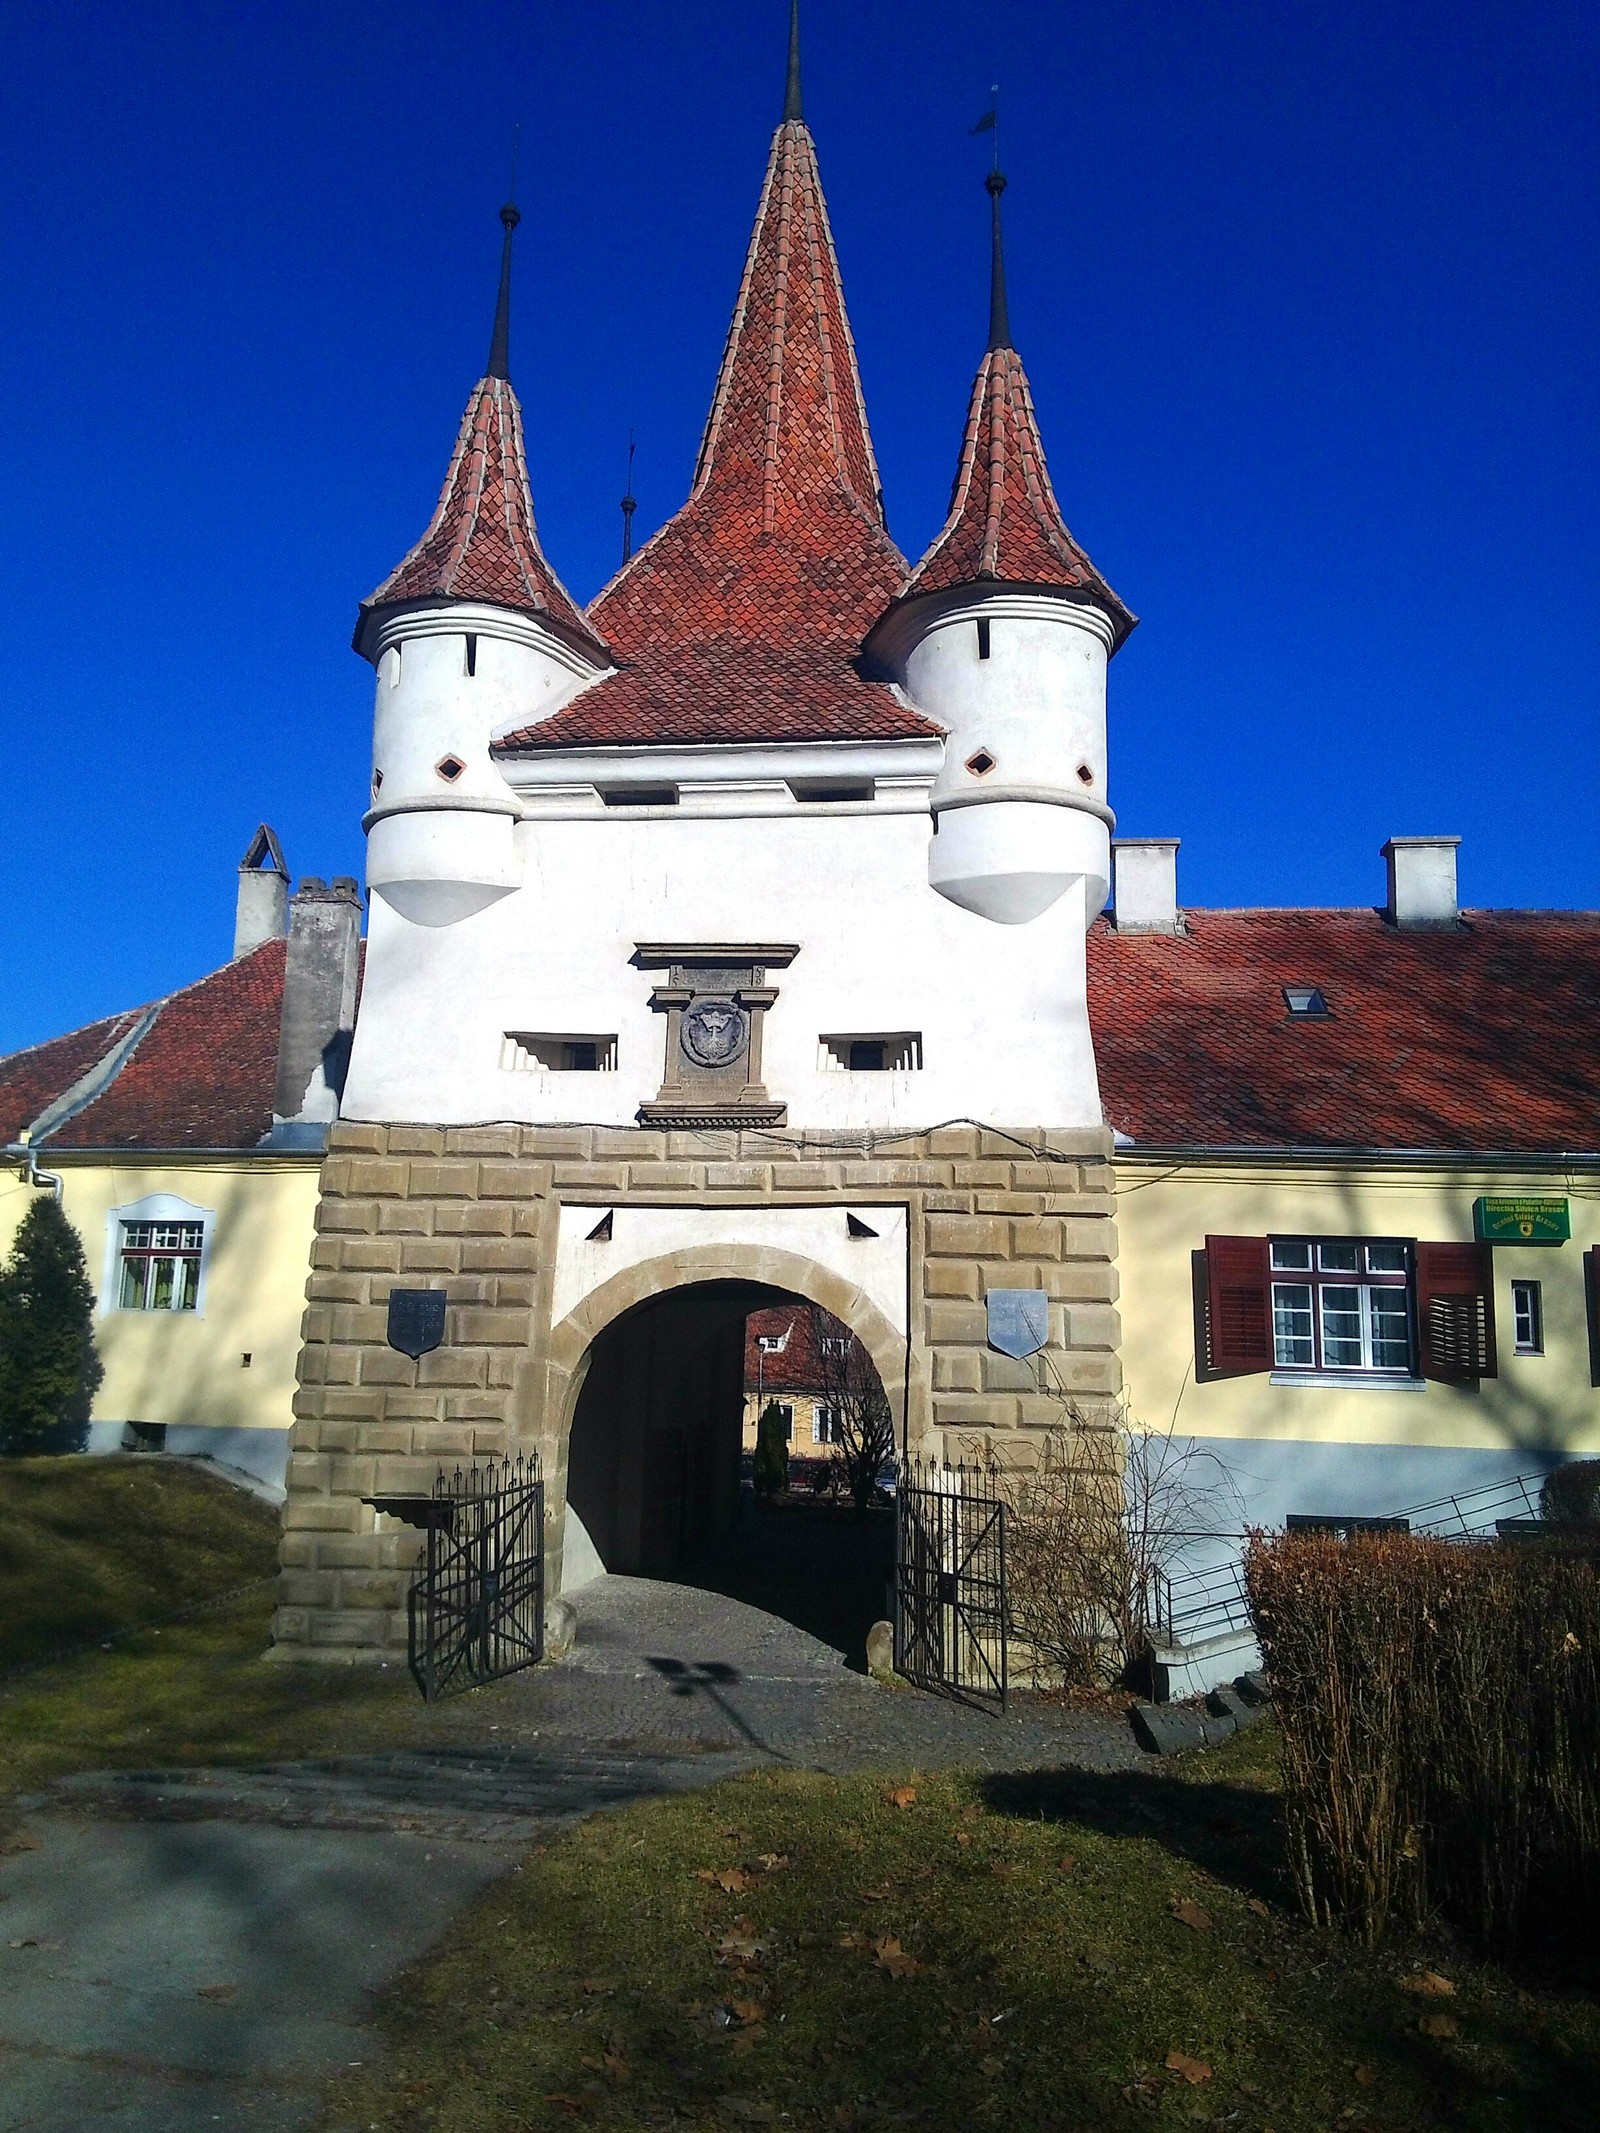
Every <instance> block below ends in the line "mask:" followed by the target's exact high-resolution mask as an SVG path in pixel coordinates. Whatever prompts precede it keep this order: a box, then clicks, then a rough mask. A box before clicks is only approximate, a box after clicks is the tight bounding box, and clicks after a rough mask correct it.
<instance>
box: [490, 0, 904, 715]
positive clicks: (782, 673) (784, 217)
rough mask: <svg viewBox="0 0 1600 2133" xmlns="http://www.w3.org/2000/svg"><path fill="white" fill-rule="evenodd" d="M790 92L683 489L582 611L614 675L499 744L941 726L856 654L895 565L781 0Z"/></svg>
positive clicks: (899, 569)
mask: <svg viewBox="0 0 1600 2133" xmlns="http://www.w3.org/2000/svg"><path fill="white" fill-rule="evenodd" d="M783 108H784V115H783V118H782V120H781V121H780V123H779V125H778V128H777V131H776V132H775V133H774V135H773V139H772V149H771V153H770V155H769V156H768V159H767V171H766V178H765V181H764V183H763V185H762V189H761V204H760V206H759V208H758V209H757V211H756V225H755V230H754V233H753V234H752V236H751V240H750V248H749V251H748V253H747V254H746V257H745V264H744V274H743V277H742V279H741V281H740V284H739V295H738V300H737V302H736V303H735V305H734V309H733V320H732V323H731V325H730V326H729V329H728V339H727V343H726V346H725V348H724V350H723V356H722V366H721V369H720V371H719V373H718V377H717V387H716V392H715V395H714V396H713V399H712V403H711V413H710V416H709V418H708V420H707V423H706V429H705V435H704V438H703V439H702V441H701V445H700V457H699V460H698V462H697V464H696V467H695V475H694V486H693V488H692V489H691V491H690V494H689V500H688V502H687V503H686V504H685V505H684V506H683V508H682V509H681V510H680V511H679V512H678V513H677V514H676V515H675V516H674V517H673V518H671V519H669V520H668V522H667V523H666V525H665V526H663V527H662V528H661V530H660V531H659V532H658V533H656V534H654V535H653V536H652V537H651V538H650V539H649V540H648V541H646V542H645V543H644V544H643V546H642V547H640V548H639V549H638V550H637V551H636V552H635V553H634V555H633V556H632V558H631V559H630V560H629V561H628V562H627V563H625V564H624V566H623V568H622V569H621V571H619V573H618V574H617V576H616V577H615V578H613V579H612V581H611V583H610V584H609V585H608V586H607V587H606V588H605V590H604V591H603V592H602V593H601V594H600V596H599V598H598V599H597V600H596V601H595V602H594V604H593V606H592V608H591V609H590V618H591V621H592V623H593V625H594V627H595V628H596V629H597V630H599V631H600V632H602V633H603V635H604V637H605V640H606V642H607V644H609V645H610V646H611V648H612V651H613V653H614V655H615V657H616V661H617V664H618V666H619V668H620V669H621V671H620V672H619V673H617V674H615V675H613V676H611V677H610V678H608V679H607V680H605V681H602V682H600V683H598V684H597V685H596V686H595V687H594V688H593V689H588V690H585V692H584V693H583V695H581V696H580V697H578V698H577V699H576V700H575V701H574V702H573V703H572V704H570V705H569V706H568V707H567V708H566V709H565V710H563V711H558V712H557V713H556V715H555V716H554V717H553V718H550V719H546V720H543V721H541V722H540V723H539V724H538V725H536V726H531V727H529V728H528V729H527V730H526V731H525V732H518V733H514V734H510V735H508V736H507V737H506V738H505V740H504V741H503V742H501V743H500V744H499V746H500V747H501V749H502V750H503V751H505V752H508V753H509V752H515V751H516V750H519V749H523V748H527V749H534V748H541V749H542V748H562V747H587V746H591V745H595V746H598V745H602V744H611V743H616V744H622V745H628V744H633V745H637V744H641V743H644V742H654V741H676V742H683V743H713V742H725V741H745V740H771V741H788V740H794V741H813V740H830V739H832V740H871V739H878V738H881V739H910V738H913V737H926V736H927V735H929V734H930V733H932V732H935V731H937V730H938V729H936V728H934V727H932V726H930V724H929V722H928V721H927V720H926V719H925V718H923V717H921V716H920V714H918V713H917V712H915V711H913V710H911V709H909V708H908V707H907V706H906V705H905V704H904V703H902V702H900V701H899V700H898V699H897V698H896V697H895V695H894V694H893V692H892V691H891V690H890V689H889V688H888V687H887V686H886V685H885V684H884V683H882V682H876V681H867V680H863V678H862V675H861V671H860V666H859V659H860V652H861V641H862V639H863V637H864V636H865V635H866V632H867V630H868V629H869V628H870V627H871V625H872V623H873V622H874V620H875V619H876V618H877V616H878V615H879V614H881V613H882V611H883V609H884V607H885V606H886V605H887V604H888V602H889V601H890V600H891V599H893V597H894V594H895V591H896V588H897V587H898V586H899V585H900V583H901V581H902V579H903V578H904V575H905V563H904V560H903V558H902V557H901V555H900V553H899V551H898V550H897V549H896V547H895V546H894V543H893V542H892V541H891V540H890V538H889V535H888V531H887V529H886V527H885V526H884V522H883V499H882V496H881V494H880V492H879V487H878V469H877V463H876V461H875V460H874V458H873V456H872V440H871V438H870V436H869V435H868V432H867V416H866V409H865V407H864V406H863V404H862V398H861V380H860V376H859V373H858V372H857V369H856V352H855V344H854V342H853V341H852V340H851V338H850V325H849V321H848V319H847V318H846V316H845V308H844V291H843V289H842V288H841V286H840V281H839V262H838V259H837V257H836V255H835V253H834V249H833V234H832V232H831V230H830V229H829V227H828V210H827V206H826V203H825V202H824V200H823V196H822V181H821V179H820V178H819V176H818V175H817V151H816V147H815V144H814V143H813V141H812V138H811V134H810V130H809V129H808V127H807V125H806V122H805V119H804V117H803V116H802V115H801V103H800V44H799V23H798V13H797V10H796V8H795V7H794V5H793V0H791V8H790V17H789V62H788V75H787V82H786V88H785V94H784V107H783Z"/></svg>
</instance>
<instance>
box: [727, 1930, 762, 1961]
mask: <svg viewBox="0 0 1600 2133" xmlns="http://www.w3.org/2000/svg"><path fill="white" fill-rule="evenodd" d="M770 1945H771V1943H770V1942H768V1941H764V1940H757V1939H756V1938H755V1936H754V1935H753V1934H750V1933H726V1934H724V1935H723V1937H722V1939H721V1940H719V1941H718V1942H717V1957H718V1960H719V1961H721V1962H725V1963H759V1962H760V1960H761V1958H762V1956H764V1955H765V1954H766V1952H767V1949H768V1947H769V1946H770Z"/></svg>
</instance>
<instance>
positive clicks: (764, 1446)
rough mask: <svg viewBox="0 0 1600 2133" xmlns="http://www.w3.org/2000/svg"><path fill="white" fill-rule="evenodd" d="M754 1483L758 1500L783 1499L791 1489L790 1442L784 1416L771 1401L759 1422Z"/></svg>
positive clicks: (752, 1475) (775, 1403) (762, 1411)
mask: <svg viewBox="0 0 1600 2133" xmlns="http://www.w3.org/2000/svg"><path fill="white" fill-rule="evenodd" d="M750 1478H751V1482H752V1484H753V1485H754V1488H755V1492H756V1494H757V1496H759V1497H763V1498H765V1497H768V1496H781V1495H782V1494H783V1492H784V1490H785V1489H786V1488H787V1487H788V1486H789V1439H788V1437H787V1436H786V1434H785V1433H784V1427H783V1413H782V1410H781V1409H780V1408H779V1406H778V1403H777V1401H776V1400H769V1401H768V1402H767V1404H766V1406H765V1407H764V1408H763V1409H762V1410H761V1414H760V1416H759V1418H758V1420H757V1422H756V1456H755V1465H754V1467H753V1469H752V1472H751V1476H750Z"/></svg>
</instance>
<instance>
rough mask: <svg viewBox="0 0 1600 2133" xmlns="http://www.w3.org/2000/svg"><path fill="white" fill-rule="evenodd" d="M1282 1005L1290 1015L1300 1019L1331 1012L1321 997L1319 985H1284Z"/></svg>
mask: <svg viewBox="0 0 1600 2133" xmlns="http://www.w3.org/2000/svg"><path fill="white" fill-rule="evenodd" d="M1283 1004H1284V1006H1285V1007H1287V1008H1288V1010H1289V1012H1290V1014H1291V1015H1293V1016H1295V1017H1296V1018H1300V1019H1303V1018H1307V1017H1311V1016H1315V1015H1326V1014H1330V1013H1331V1012H1332V1010H1331V1008H1330V1007H1329V1006H1328V1003H1327V1001H1326V1000H1325V999H1324V998H1323V996H1322V987H1321V986H1320V985H1285V987H1284V988H1283Z"/></svg>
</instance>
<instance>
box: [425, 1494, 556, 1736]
mask: <svg viewBox="0 0 1600 2133" xmlns="http://www.w3.org/2000/svg"><path fill="white" fill-rule="evenodd" d="M419 1508H421V1509H422V1510H423V1512H424V1515H423V1516H422V1517H418V1518H416V1519H415V1520H414V1523H416V1524H418V1525H425V1526H426V1529H427V1535H428V1539H427V1548H426V1552H425V1554H424V1557H423V1562H422V1565H421V1568H420V1570H419V1572H418V1575H417V1579H416V1582H415V1583H414V1584H413V1585H412V1587H411V1591H410V1593H409V1595H408V1596H407V1602H406V1627H407V1639H406V1644H407V1653H406V1656H407V1660H408V1663H409V1665H410V1668H411V1673H412V1678H413V1679H414V1680H415V1682H416V1684H417V1687H418V1688H419V1689H420V1690H421V1691H422V1693H423V1695H424V1697H426V1699H427V1700H428V1702H429V1703H433V1702H435V1701H436V1700H437V1699H438V1698H439V1697H440V1696H443V1695H446V1694H447V1693H448V1692H449V1691H450V1690H452V1689H465V1688H473V1687H475V1686H476V1685H477V1684H478V1683H480V1682H484V1681H493V1680H496V1679H498V1678H499V1676H501V1675H502V1674H514V1673H516V1672H518V1671H519V1669H521V1668H522V1667H526V1666H535V1665H537V1664H538V1662H539V1660H540V1659H542V1658H543V1657H544V1482H543V1481H542V1480H541V1478H540V1476H539V1469H538V1462H537V1461H536V1460H526V1459H523V1458H521V1457H519V1458H517V1459H516V1460H515V1461H512V1460H509V1459H508V1460H506V1461H504V1462H503V1463H497V1464H492V1465H489V1466H482V1467H470V1468H468V1469H467V1471H466V1472H465V1473H463V1472H462V1470H461V1469H460V1468H459V1467H458V1468H457V1469H456V1471H455V1473H454V1474H451V1475H445V1474H441V1475H440V1476H439V1477H438V1479H437V1480H436V1481H435V1483H434V1486H433V1494H432V1496H431V1497H429V1498H426V1499H424V1500H423V1502H422V1504H421V1505H420V1506H419Z"/></svg>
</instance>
